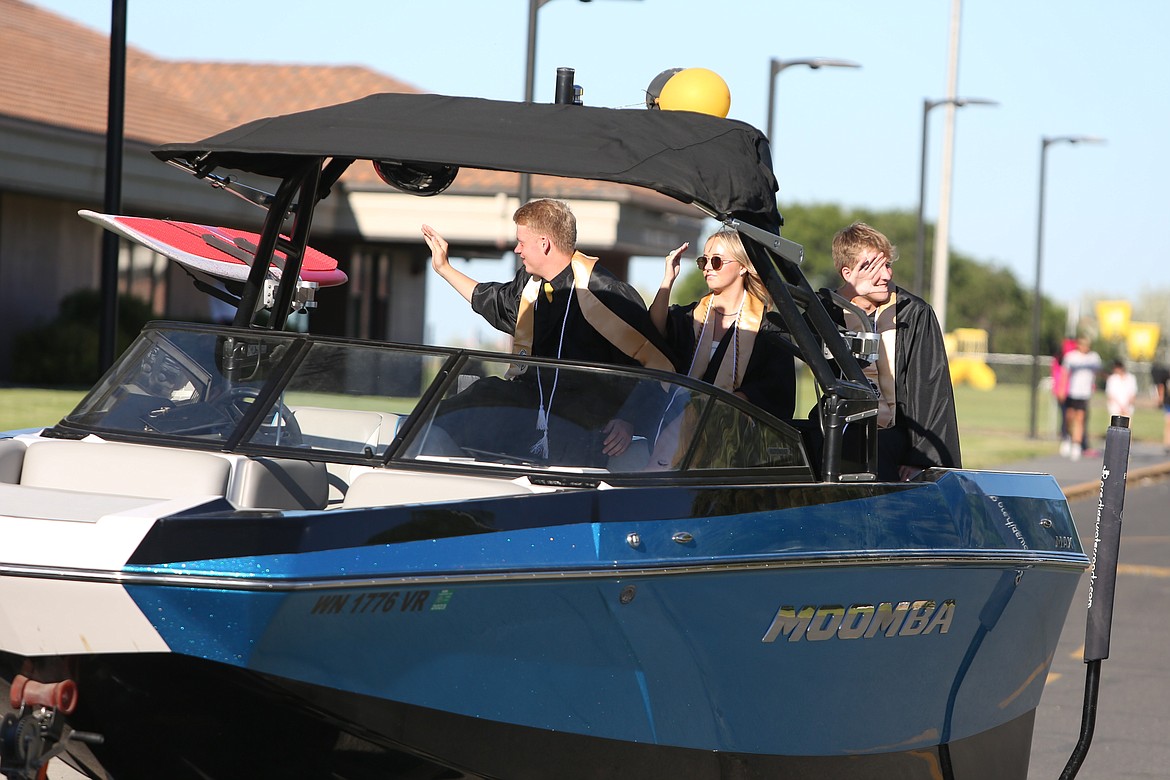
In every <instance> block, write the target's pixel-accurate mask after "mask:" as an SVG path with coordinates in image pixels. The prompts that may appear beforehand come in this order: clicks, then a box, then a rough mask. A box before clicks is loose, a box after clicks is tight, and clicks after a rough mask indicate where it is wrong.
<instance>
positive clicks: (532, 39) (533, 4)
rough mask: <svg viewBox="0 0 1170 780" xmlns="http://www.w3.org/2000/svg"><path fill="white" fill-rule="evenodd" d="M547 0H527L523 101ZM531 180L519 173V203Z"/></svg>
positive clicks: (529, 91) (530, 87) (527, 98)
mask: <svg viewBox="0 0 1170 780" xmlns="http://www.w3.org/2000/svg"><path fill="white" fill-rule="evenodd" d="M547 2H549V0H528V59H527V60H526V61H525V63H524V102H525V103H531V102H532V98H533V93H534V92H535V84H536V12H537V11H538V10H540V8H541V6H543V5H544V4H545V3H547ZM531 189H532V180H531V177H530V176H529V175H528V174H527V173H521V174H520V192H519V199H520V203H519V205H521V206H523V205H524V204H525V203H527V202H528V198H529V193H530V192H531Z"/></svg>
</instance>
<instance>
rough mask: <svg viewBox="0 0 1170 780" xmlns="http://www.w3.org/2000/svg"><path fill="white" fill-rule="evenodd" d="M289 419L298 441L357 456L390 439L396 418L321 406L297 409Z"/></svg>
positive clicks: (374, 450) (395, 425) (394, 428)
mask: <svg viewBox="0 0 1170 780" xmlns="http://www.w3.org/2000/svg"><path fill="white" fill-rule="evenodd" d="M292 414H293V418H294V419H295V420H296V421H297V426H298V427H299V428H300V431H301V438H302V439H303V440H304V442H305V443H306V444H308V445H309V446H310V447H314V448H320V449H330V450H341V451H343V452H357V453H360V452H362V450H363V449H364V448H365V447H369V448H370V450H371V451H372V452H377V451H378V445H382V446H383V447H385V446H386V445H387V444H389V443H390V442H391V441H393V439H394V432H395V430H397V428H398V415H396V414H392V413H388V412H385V413H384V412H367V411H358V410H353V409H330V408H327V407H323V406H299V407H297V408H295V409H293V413H292Z"/></svg>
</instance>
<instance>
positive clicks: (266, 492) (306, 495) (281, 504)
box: [227, 457, 329, 509]
mask: <svg viewBox="0 0 1170 780" xmlns="http://www.w3.org/2000/svg"><path fill="white" fill-rule="evenodd" d="M328 497H329V475H328V473H327V472H326V470H325V464H324V463H315V462H311V461H307V460H293V459H290V458H245V457H239V458H238V460H237V461H236V470H235V474H234V475H233V478H232V484H231V489H230V491H229V492H228V495H227V498H228V500H229V501H231V502H232V503H233V504H235V505H236V506H239V507H257V508H260V507H263V508H267V509H324V508H325V502H326V500H327V499H328Z"/></svg>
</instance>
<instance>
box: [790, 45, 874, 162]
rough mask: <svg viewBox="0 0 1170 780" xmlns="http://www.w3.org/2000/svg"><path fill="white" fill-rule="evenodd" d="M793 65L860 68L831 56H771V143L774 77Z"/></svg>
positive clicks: (816, 67)
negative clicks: (782, 58)
mask: <svg viewBox="0 0 1170 780" xmlns="http://www.w3.org/2000/svg"><path fill="white" fill-rule="evenodd" d="M793 65H806V66H808V67H810V68H812V69H813V70H817V69H819V68H860V67H861V65H859V64H857V63H856V62H853V61H851V60H838V59H833V58H832V57H804V58H802V59H798V60H778V59H776V58H775V57H773V58H772V60H771V62H770V64H769V71H768V143H772V114H773V113H774V111H775V107H776V77H777V76H779V75H780V71H782V70H784V69H785V68H790V67H792V66H793Z"/></svg>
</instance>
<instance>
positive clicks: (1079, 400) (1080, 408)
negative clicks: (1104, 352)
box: [1060, 336, 1101, 460]
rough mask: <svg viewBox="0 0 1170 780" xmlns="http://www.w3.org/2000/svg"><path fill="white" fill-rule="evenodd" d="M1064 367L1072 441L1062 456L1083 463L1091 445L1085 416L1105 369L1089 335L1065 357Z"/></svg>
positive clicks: (1062, 447)
mask: <svg viewBox="0 0 1170 780" xmlns="http://www.w3.org/2000/svg"><path fill="white" fill-rule="evenodd" d="M1063 367H1064V370H1065V373H1066V374H1068V395H1067V396H1066V398H1065V402H1064V406H1065V415H1066V417H1067V418H1068V438H1066V439H1064V440H1063V441H1062V442H1061V443H1060V454H1061V455H1064V456H1065V457H1067V458H1070V459H1072V460H1080V458H1081V452H1082V451H1083V450H1084V449H1087V447H1085V445H1086V444H1087V443H1088V440H1087V438H1086V435H1087V431H1086V427H1085V414H1086V412H1087V410H1088V408H1089V401H1090V400H1091V399H1092V397H1093V390H1094V389H1095V387H1096V384H1097V372H1098V371H1100V370H1101V356H1100V355H1098V354H1097V353H1096V352H1094V351H1093V343H1092V342H1091V341H1090V340H1089V337H1088V336H1081V337H1079V338H1078V339H1077V348H1076V349H1074V350H1073V351H1072V352H1069V353H1068V354H1066V355H1065V356H1064V361H1063Z"/></svg>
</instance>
